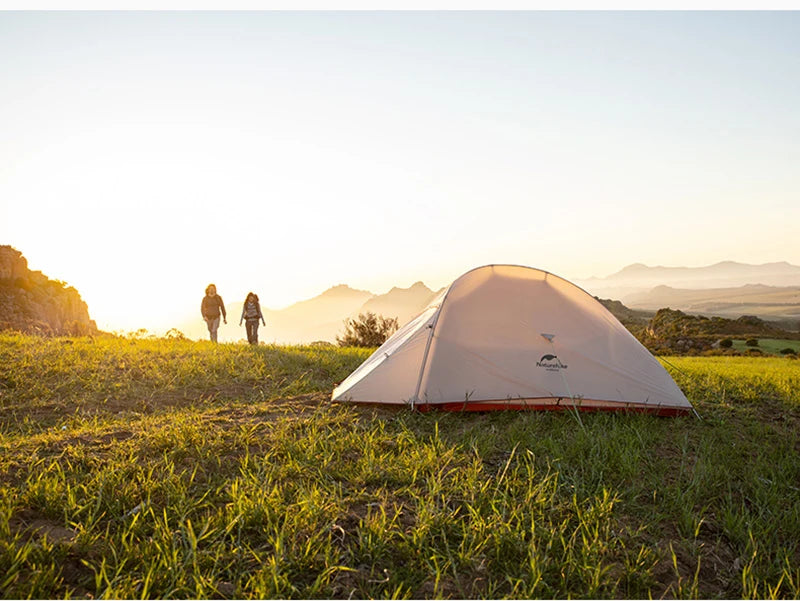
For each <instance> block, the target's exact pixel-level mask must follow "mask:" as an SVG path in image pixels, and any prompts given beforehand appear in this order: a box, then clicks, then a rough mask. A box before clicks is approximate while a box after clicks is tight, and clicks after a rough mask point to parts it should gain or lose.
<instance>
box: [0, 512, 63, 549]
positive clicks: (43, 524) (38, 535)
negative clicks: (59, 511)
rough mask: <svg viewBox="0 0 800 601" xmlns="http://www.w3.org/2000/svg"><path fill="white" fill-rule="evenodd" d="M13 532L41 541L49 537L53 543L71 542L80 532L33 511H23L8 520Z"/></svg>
mask: <svg viewBox="0 0 800 601" xmlns="http://www.w3.org/2000/svg"><path fill="white" fill-rule="evenodd" d="M8 527H9V530H11V533H12V534H22V536H23V537H24V538H26V539H27V540H35V541H41V540H43V539H45V538H47V540H48V541H50V542H51V543H71V542H73V541H74V540H75V538H76V537H77V536H78V533H77V532H75V531H74V530H71V529H70V528H65V527H64V526H63V525H62V524H61V523H59V522H56V521H55V520H51V519H48V518H44V517H41V516H37V514H35V513H34V512H32V511H23V512H21V513H20V514H19V515H17V516H14V517H12V518H11V519H10V520H9V521H8Z"/></svg>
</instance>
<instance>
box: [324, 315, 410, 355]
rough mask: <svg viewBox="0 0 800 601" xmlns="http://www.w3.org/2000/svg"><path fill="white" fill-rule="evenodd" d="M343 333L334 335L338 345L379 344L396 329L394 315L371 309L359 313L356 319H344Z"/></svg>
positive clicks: (396, 323)
mask: <svg viewBox="0 0 800 601" xmlns="http://www.w3.org/2000/svg"><path fill="white" fill-rule="evenodd" d="M344 326H345V328H344V335H343V336H342V337H341V338H340V337H339V336H337V337H336V343H337V344H338V345H339V346H367V347H371V346H380V345H382V344H383V343H384V342H386V339H387V338H389V336H391V335H392V334H394V333H395V332H396V331H397V328H398V327H399V326H400V324H399V323H398V321H397V318H396V317H384V316H383V315H375V314H374V313H372V312H371V311H367V313H366V314H364V313H359V315H358V318H357V319H352V318H351V319H345V320H344Z"/></svg>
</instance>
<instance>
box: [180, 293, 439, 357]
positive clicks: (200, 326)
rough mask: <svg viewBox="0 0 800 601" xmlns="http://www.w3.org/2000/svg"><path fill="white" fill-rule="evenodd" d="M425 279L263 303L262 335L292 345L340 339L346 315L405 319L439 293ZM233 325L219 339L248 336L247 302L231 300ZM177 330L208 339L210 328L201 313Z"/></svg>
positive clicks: (230, 321) (223, 329)
mask: <svg viewBox="0 0 800 601" xmlns="http://www.w3.org/2000/svg"><path fill="white" fill-rule="evenodd" d="M439 292H440V291H433V290H431V289H430V288H428V287H427V286H426V285H425V284H423V283H422V282H417V283H416V284H414V285H412V286H410V287H409V288H397V287H395V288H392V289H391V290H389V291H388V292H386V293H385V294H377V295H376V294H373V293H372V292H367V291H366V290H356V289H354V288H350V287H349V286H346V285H344V284H339V285H338V286H334V287H332V288H329V289H328V290H326V291H325V292H323V293H322V294H320V295H318V296H315V297H314V298H311V299H308V300H304V301H300V302H298V303H295V304H293V305H291V306H289V307H286V308H285V309H280V310H270V309H267V308H265V307H262V309H261V312H262V313H263V314H264V319H265V321H266V322H267V325H266V326H262V327H261V328H260V329H259V340H261V341H263V342H276V343H279V344H280V343H287V344H292V343H296V344H307V343H310V342H318V341H327V342H335V341H336V336H337V335H341V334H342V333H343V331H344V320H345V319H347V318H350V317H356V316H358V314H359V313H365V312H367V311H371V312H373V313H375V314H378V315H384V316H386V317H397V318H398V320H399V321H400V323H401V324H403V323H405V322H407V321H409V320H410V319H411V318H413V317H414V316H416V315H417V313H419V312H420V311H422V310H423V309H424V308H425V307H426V306H428V304H429V303H430V302H431V301H432V300H433V299H434V298H435V297H436V295H437V294H439ZM226 307H227V310H228V325H221V326H220V329H219V340H220V341H235V340H240V339H242V338H244V326H239V325H238V324H239V317H240V316H241V314H242V302H241V301H239V302H226ZM178 329H179V330H180V331H181V332H183V333H184V334H185V335H186V336H189V337H190V338H206V337H207V336H208V331H207V330H206V327H205V323H204V322H203V320H202V318H200V310H199V303H198V310H197V318H196V319H192V320H191V321H189V320H187V321H186V322H185V323H184V324H183V326H182V327H178Z"/></svg>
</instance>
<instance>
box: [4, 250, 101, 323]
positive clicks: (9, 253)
mask: <svg viewBox="0 0 800 601" xmlns="http://www.w3.org/2000/svg"><path fill="white" fill-rule="evenodd" d="M0 330H17V331H20V332H25V333H30V334H44V335H56V336H82V335H87V334H95V333H97V325H96V324H95V322H94V321H92V319H91V318H90V317H89V308H88V307H87V306H86V303H85V302H83V299H81V295H80V294H79V293H78V291H77V290H75V288H72V287H71V286H67V285H66V284H65V283H64V282H61V281H59V280H51V279H50V278H48V277H47V276H46V275H44V274H43V273H42V272H41V271H31V270H29V269H28V262H27V260H26V259H25V257H23V256H22V253H20V252H19V251H18V250H16V249H14V248H12V247H10V246H0Z"/></svg>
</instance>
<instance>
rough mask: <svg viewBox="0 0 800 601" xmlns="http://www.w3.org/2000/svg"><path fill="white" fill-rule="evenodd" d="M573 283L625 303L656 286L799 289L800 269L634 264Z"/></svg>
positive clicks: (728, 263) (732, 264) (775, 265)
mask: <svg viewBox="0 0 800 601" xmlns="http://www.w3.org/2000/svg"><path fill="white" fill-rule="evenodd" d="M573 281H574V282H575V283H576V284H578V285H579V286H581V287H582V288H584V289H585V290H588V291H589V292H591V293H592V294H595V295H597V296H605V297H608V298H615V299H619V300H621V301H623V302H625V299H626V298H627V296H628V295H630V294H637V293H641V292H647V291H648V290H650V289H652V288H655V287H656V286H669V287H671V288H683V289H689V290H697V289H710V288H738V287H741V286H746V285H748V284H762V285H764V286H775V287H798V286H800V266H797V265H792V264H790V263H787V262H786V261H781V262H777V263H764V264H762V265H751V264H748V263H737V262H735V261H722V262H720V263H715V264H714V265H708V266H705V267H663V266H660V265H659V266H655V267H648V266H647V265H643V264H641V263H634V264H632V265H628V266H627V267H625V268H623V269H621V270H620V271H618V272H617V273H614V274H612V275H610V276H608V277H605V278H589V279H585V280H573Z"/></svg>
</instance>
